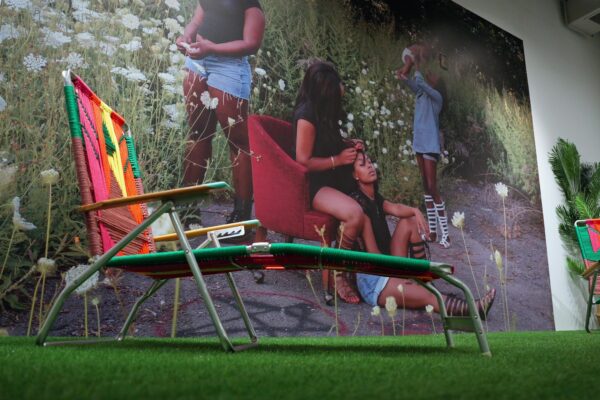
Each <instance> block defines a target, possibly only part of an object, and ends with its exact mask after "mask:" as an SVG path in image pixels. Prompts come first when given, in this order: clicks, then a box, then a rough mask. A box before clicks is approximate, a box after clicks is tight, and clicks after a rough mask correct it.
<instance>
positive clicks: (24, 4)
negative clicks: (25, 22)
mask: <svg viewBox="0 0 600 400" xmlns="http://www.w3.org/2000/svg"><path fill="white" fill-rule="evenodd" d="M5 3H6V6H7V7H8V8H12V9H13V10H25V9H28V10H30V9H31V0H6V1H5Z"/></svg>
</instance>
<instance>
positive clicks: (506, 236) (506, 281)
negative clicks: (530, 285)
mask: <svg viewBox="0 0 600 400" xmlns="http://www.w3.org/2000/svg"><path fill="white" fill-rule="evenodd" d="M502 209H503V211H504V307H505V308H506V331H507V332H509V331H510V311H509V308H508V288H507V285H508V225H507V224H506V204H505V203H504V197H502Z"/></svg>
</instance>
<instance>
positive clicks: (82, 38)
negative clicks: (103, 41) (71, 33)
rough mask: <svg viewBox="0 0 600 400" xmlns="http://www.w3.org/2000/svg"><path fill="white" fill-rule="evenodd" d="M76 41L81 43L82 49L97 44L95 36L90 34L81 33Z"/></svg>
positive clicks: (77, 35)
mask: <svg viewBox="0 0 600 400" xmlns="http://www.w3.org/2000/svg"><path fill="white" fill-rule="evenodd" d="M75 40H77V42H79V44H80V45H81V46H82V47H85V48H88V47H92V46H93V45H94V44H95V43H94V41H95V38H94V35H92V34H91V33H89V32H81V33H78V34H76V35H75Z"/></svg>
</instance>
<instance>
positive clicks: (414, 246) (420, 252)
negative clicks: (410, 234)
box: [408, 241, 431, 260]
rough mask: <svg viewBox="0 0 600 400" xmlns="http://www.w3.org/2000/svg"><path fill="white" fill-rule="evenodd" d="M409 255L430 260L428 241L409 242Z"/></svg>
mask: <svg viewBox="0 0 600 400" xmlns="http://www.w3.org/2000/svg"><path fill="white" fill-rule="evenodd" d="M408 257H409V258H414V259H417V260H430V259H431V252H430V251H429V244H427V242H426V241H422V242H414V243H413V242H408Z"/></svg>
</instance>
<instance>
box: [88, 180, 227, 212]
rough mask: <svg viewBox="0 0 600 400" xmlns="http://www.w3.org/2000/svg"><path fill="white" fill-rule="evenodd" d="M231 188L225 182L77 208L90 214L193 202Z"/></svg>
mask: <svg viewBox="0 0 600 400" xmlns="http://www.w3.org/2000/svg"><path fill="white" fill-rule="evenodd" d="M230 189H231V187H230V186H229V185H228V184H227V183H225V182H213V183H207V184H204V185H197V186H189V187H184V188H179V189H171V190H164V191H160V192H154V193H144V194H140V195H137V196H129V197H120V198H117V199H109V200H103V201H99V202H97V203H92V204H85V205H83V206H80V207H78V208H77V211H81V212H88V211H96V210H105V209H107V208H116V207H124V206H128V205H131V204H139V203H147V202H150V201H157V200H160V201H163V202H165V201H168V200H170V201H173V202H176V203H178V202H181V201H193V200H195V199H197V198H198V197H199V196H201V195H204V194H207V193H208V192H211V191H215V190H230Z"/></svg>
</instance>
